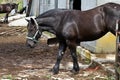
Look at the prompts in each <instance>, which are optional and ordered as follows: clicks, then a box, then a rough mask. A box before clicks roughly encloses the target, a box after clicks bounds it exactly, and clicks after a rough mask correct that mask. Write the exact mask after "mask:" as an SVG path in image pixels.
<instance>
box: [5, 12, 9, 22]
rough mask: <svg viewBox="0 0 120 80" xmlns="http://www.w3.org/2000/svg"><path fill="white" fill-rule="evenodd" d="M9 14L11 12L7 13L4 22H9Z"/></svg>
mask: <svg viewBox="0 0 120 80" xmlns="http://www.w3.org/2000/svg"><path fill="white" fill-rule="evenodd" d="M8 15H9V13H6V15H5V19H4V23H8Z"/></svg>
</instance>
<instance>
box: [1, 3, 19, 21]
mask: <svg viewBox="0 0 120 80" xmlns="http://www.w3.org/2000/svg"><path fill="white" fill-rule="evenodd" d="M13 9H15V12H17V10H18V4H16V3H6V4H0V13H6V16H5V19H4V22H5V23H8V15H9V13H10V12H11V11H12V10H13Z"/></svg>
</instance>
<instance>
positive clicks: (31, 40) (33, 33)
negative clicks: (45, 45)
mask: <svg viewBox="0 0 120 80" xmlns="http://www.w3.org/2000/svg"><path fill="white" fill-rule="evenodd" d="M27 21H28V25H27V30H28V34H27V40H26V44H27V46H29V47H31V48H33V47H35V46H36V43H37V42H38V39H39V38H40V36H41V34H42V32H41V29H40V28H39V26H38V23H37V21H36V20H35V19H34V18H31V19H30V20H27Z"/></svg>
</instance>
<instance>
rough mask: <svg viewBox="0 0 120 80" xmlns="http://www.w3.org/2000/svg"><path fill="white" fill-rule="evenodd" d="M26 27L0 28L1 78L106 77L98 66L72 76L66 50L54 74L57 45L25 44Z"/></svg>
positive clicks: (75, 79)
mask: <svg viewBox="0 0 120 80" xmlns="http://www.w3.org/2000/svg"><path fill="white" fill-rule="evenodd" d="M25 37H26V28H25V27H0V80H1V79H3V80H4V79H8V80H108V77H107V75H106V74H107V73H106V72H104V71H103V70H101V69H97V70H81V71H80V73H79V74H77V75H74V74H72V73H71V72H70V70H69V69H67V67H66V66H67V64H68V63H70V62H71V61H72V59H71V56H70V55H69V51H67V52H66V54H65V55H64V58H63V60H62V62H61V67H60V72H59V74H58V75H53V74H52V73H51V72H49V70H50V69H52V67H53V65H54V63H55V60H56V53H57V46H54V47H49V46H48V45H47V44H46V41H43V40H40V43H39V44H38V46H37V47H36V48H34V49H30V48H27V47H26V45H25V39H26V38H25Z"/></svg>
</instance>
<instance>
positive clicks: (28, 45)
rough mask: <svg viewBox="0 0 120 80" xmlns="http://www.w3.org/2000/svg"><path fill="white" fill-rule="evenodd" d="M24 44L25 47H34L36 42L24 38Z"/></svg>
mask: <svg viewBox="0 0 120 80" xmlns="http://www.w3.org/2000/svg"><path fill="white" fill-rule="evenodd" d="M26 45H27V47H30V48H34V47H35V46H36V42H34V41H32V40H29V39H27V40H26Z"/></svg>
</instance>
